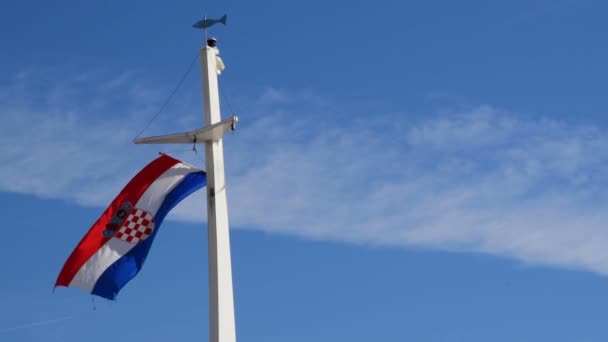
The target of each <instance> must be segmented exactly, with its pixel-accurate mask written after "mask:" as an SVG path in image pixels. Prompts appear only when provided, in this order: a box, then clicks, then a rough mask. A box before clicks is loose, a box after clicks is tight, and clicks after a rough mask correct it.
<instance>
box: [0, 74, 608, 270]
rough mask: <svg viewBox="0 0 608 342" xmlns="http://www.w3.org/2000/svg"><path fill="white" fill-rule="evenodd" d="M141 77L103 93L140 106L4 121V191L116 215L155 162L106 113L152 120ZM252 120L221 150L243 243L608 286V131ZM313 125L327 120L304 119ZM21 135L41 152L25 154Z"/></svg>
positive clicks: (325, 106)
mask: <svg viewBox="0 0 608 342" xmlns="http://www.w3.org/2000/svg"><path fill="white" fill-rule="evenodd" d="M129 77H130V75H129V74H125V75H121V78H120V79H118V78H117V79H115V80H106V82H105V83H103V82H102V83H103V84H105V86H104V87H102V88H100V89H102V91H107V92H116V93H121V94H129V93H131V94H133V93H137V92H141V94H139V95H138V96H134V95H131V96H125V98H124V99H122V100H120V101H118V102H120V103H116V102H115V103H112V104H103V103H101V104H99V103H96V104H92V103H82V104H80V106H79V108H81V109H82V110H81V111H80V112H78V114H76V111H74V110H69V108H67V107H66V105H58V106H57V107H56V108H54V109H53V110H52V111H51V112H49V111H48V110H40V109H39V108H40V107H37V108H32V107H31V106H25V105H23V104H17V105H12V106H10V107H7V108H4V109H2V112H4V113H8V115H4V117H6V119H7V120H6V123H7V124H6V125H3V128H2V131H1V132H0V133H2V134H1V135H2V138H0V143H2V144H0V146H2V147H1V149H2V150H1V155H2V156H3V159H5V160H3V163H2V165H3V166H2V167H0V180H1V181H0V190H2V191H13V192H21V193H29V194H35V195H39V196H47V197H57V198H69V199H72V200H74V201H76V202H78V203H81V204H84V205H99V206H103V205H105V204H106V203H107V201H108V200H110V199H111V198H112V197H113V195H114V194H115V193H116V192H117V191H118V190H119V189H120V187H121V186H122V185H123V184H124V183H125V182H126V180H127V179H128V178H129V177H131V176H132V174H125V170H131V171H132V172H135V171H136V170H137V169H138V168H139V167H141V166H142V165H143V164H144V163H145V159H146V158H145V155H148V156H149V155H150V154H147V152H151V151H152V150H145V149H143V150H142V148H140V147H137V151H138V152H137V153H135V152H134V151H135V149H133V147H131V146H130V139H131V137H130V136H129V135H130V134H132V133H133V132H136V131H137V129H136V128H137V127H134V126H133V125H131V124H129V123H126V122H128V121H129V120H124V118H120V117H116V116H109V117H104V116H103V114H104V111H103V108H106V107H112V108H114V109H116V108H121V109H122V112H128V113H130V114H129V118H130V119H133V120H132V121H138V119H139V122H140V123H141V122H143V120H141V118H143V117H145V114H149V110H147V109H146V108H148V107H147V106H149V105H148V104H146V101H148V99H149V98H150V97H149V96H146V95H145V94H149V93H151V92H152V91H150V90H146V89H145V87H143V88H142V87H133V86H132V84H131V85H129V84H130V83H129V81H128V79H129ZM125 87H129V88H125ZM24 88H27V87H24V86H13V87H12V88H11V89H21V90H19V91H23V89H24ZM133 88H136V89H137V90H133ZM117 89H118V90H117ZM126 90H128V91H126ZM10 91H15V90H10ZM7 92H9V90H7V89H6V88H5V89H3V90H2V91H0V95H1V94H5V96H6V93H7ZM66 93H69V92H66ZM72 96H73V95H72ZM53 98H54V99H57V98H61V97H57V96H56V95H55V96H54V97H53ZM61 101H64V102H63V103H73V102H79V101H70V100H69V98H68V99H67V100H66V98H65V97H64V100H61ZM61 101H55V102H54V103H55V104H58V103H62V102H61ZM43 102H44V101H43ZM256 105H257V108H259V109H258V111H259V113H264V114H263V115H262V114H256V113H251V114H250V115H249V116H248V117H247V118H243V119H244V120H242V124H241V125H240V128H241V129H240V130H239V131H238V132H237V135H236V136H235V137H234V138H233V137H230V138H229V139H226V141H225V144H226V158H227V162H226V163H227V169H228V175H227V177H228V181H229V188H228V191H229V194H228V196H229V205H230V209H231V212H230V216H231V217H230V219H231V222H232V224H233V226H234V227H237V228H241V229H257V230H263V231H268V232H276V233H282V234H291V235H297V236H301V237H304V238H311V239H318V240H335V241H344V242H350V243H357V244H367V245H380V246H382V245H385V246H403V247H419V248H432V249H437V250H449V251H464V252H482V253H488V254H493V255H499V256H504V257H510V258H514V259H516V260H520V261H523V262H526V263H531V264H542V265H554V266H559V267H567V268H576V269H585V270H589V271H593V272H597V273H601V274H608V252H607V251H606V249H605V247H604V246H606V245H607V244H608V230H607V229H605V224H604V222H606V221H607V219H608V217H607V215H606V214H605V213H604V211H605V210H604V205H603V203H605V202H606V198H607V197H608V190H607V189H608V188H607V186H606V185H607V184H608V176H606V175H608V173H607V172H606V171H607V170H606V169H607V168H608V131H606V130H605V129H603V128H602V127H599V126H591V125H590V126H583V125H570V124H568V123H565V122H560V121H558V120H552V119H542V118H540V119H530V118H525V117H524V116H522V115H519V114H516V113H510V112H508V111H505V110H501V109H497V108H494V107H491V106H483V105H480V106H474V107H471V108H468V109H459V110H455V111H452V112H446V111H443V112H441V113H431V114H429V115H427V116H425V117H424V119H419V120H417V121H413V122H410V121H409V120H408V118H407V116H405V115H398V114H393V115H382V114H379V113H370V114H373V116H372V115H369V116H366V117H365V119H363V118H361V119H353V120H350V121H344V120H342V121H341V122H340V123H339V124H338V123H337V121H332V120H331V119H328V118H332V117H334V116H332V115H331V114H332V111H334V110H335V108H334V107H332V105H331V101H328V100H327V99H323V98H322V97H319V96H316V95H314V94H312V95H311V93H310V92H305V93H301V94H292V93H289V92H282V91H280V90H277V89H268V90H267V92H266V93H265V94H262V95H261V96H260V97H259V100H258V102H256ZM100 108H101V109H100ZM146 110H147V111H146ZM301 112H308V113H314V112H316V113H322V114H323V115H308V116H303V115H296V114H299V113H301ZM83 113H84V114H83ZM49 116H50V117H52V119H49ZM293 117H297V118H298V119H297V120H291V121H290V120H289V119H290V118H293ZM102 118H103V119H102ZM91 122H93V124H91ZM279 123H280V124H279ZM183 124H184V125H186V124H187V123H183ZM164 127H165V128H166V126H164ZM169 127H171V128H175V129H176V130H177V129H179V128H181V127H174V126H169ZM24 129H27V130H30V131H31V133H32V134H26V136H32V137H33V139H34V141H33V143H31V144H27V146H16V144H14V143H13V141H15V139H17V137H18V136H21V135H23V130H24ZM170 130H171V131H172V130H173V129H170ZM34 132H35V134H33V133H34ZM108 137H111V138H108ZM188 148H189V147H184V148H183V149H182V150H185V149H188ZM132 156H136V157H132ZM177 156H178V157H180V158H184V159H185V160H188V159H192V156H191V155H187V154H183V153H178V154H177ZM148 159H149V158H148ZM188 161H189V160H188ZM199 165H200V163H199ZM196 196H198V197H196ZM196 196H195V197H194V198H190V199H188V200H186V201H185V202H184V203H183V204H182V205H180V206H179V207H178V208H176V209H175V212H174V213H173V214H172V217H173V218H174V219H181V220H189V221H200V220H201V219H202V217H203V214H202V213H201V207H203V206H202V205H201V201H202V196H203V194H202V193H199V194H197V195H196Z"/></svg>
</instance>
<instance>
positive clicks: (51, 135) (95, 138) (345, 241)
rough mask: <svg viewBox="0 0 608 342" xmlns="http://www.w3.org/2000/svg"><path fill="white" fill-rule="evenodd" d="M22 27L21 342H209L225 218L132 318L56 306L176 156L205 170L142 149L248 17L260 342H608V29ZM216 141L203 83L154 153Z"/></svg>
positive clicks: (147, 294) (434, 6) (254, 15)
mask: <svg viewBox="0 0 608 342" xmlns="http://www.w3.org/2000/svg"><path fill="white" fill-rule="evenodd" d="M2 7H3V8H2V11H0V41H1V42H2V54H0V118H1V121H0V123H1V124H0V161H1V163H0V200H1V201H2V203H3V204H4V211H3V213H4V215H3V218H4V225H3V226H4V228H3V230H2V233H3V237H2V238H0V260H2V266H3V270H4V271H3V276H2V282H0V293H1V295H0V341H38V340H44V341H81V340H82V339H83V338H84V337H86V338H87V339H88V340H90V341H105V340H108V339H113V340H116V341H128V340H147V341H165V340H168V339H172V340H173V339H175V340H178V339H181V340H186V339H187V340H205V339H207V338H208V337H207V336H208V330H207V329H208V328H207V324H208V313H207V306H208V303H207V266H206V265H207V259H206V255H207V250H206V229H205V226H204V222H205V213H204V205H203V202H202V201H203V197H202V195H203V194H202V193H197V194H195V195H193V196H191V197H190V198H189V199H187V200H186V201H184V202H183V203H182V204H181V205H180V206H179V207H177V208H176V209H175V210H174V211H173V212H172V214H171V215H170V216H169V220H167V221H166V222H165V223H164V224H163V227H162V233H160V235H159V236H158V238H157V239H156V241H155V245H154V248H153V249H152V251H151V253H150V255H149V257H148V259H147V262H146V265H145V267H144V269H143V271H142V272H141V273H140V274H139V275H138V277H137V278H136V279H134V280H133V281H132V282H131V283H130V284H128V285H127V286H126V287H125V288H124V289H123V291H122V292H121V293H120V295H119V297H118V300H117V301H116V302H107V301H104V300H101V299H95V301H94V302H93V301H92V300H91V298H90V296H88V295H86V294H84V293H82V292H81V291H79V290H76V289H64V288H60V289H57V290H56V291H55V292H54V293H52V285H53V283H54V281H55V278H56V276H57V273H58V272H59V270H60V269H61V266H62V264H63V262H64V261H65V259H66V258H67V256H68V255H69V253H70V252H71V250H72V248H73V247H74V246H75V245H76V243H77V242H78V241H79V239H80V238H81V236H82V235H83V234H84V233H85V232H86V230H87V229H88V228H89V227H90V225H91V224H92V223H93V222H94V221H95V220H96V219H97V217H98V216H99V214H100V212H101V211H102V210H103V209H104V208H105V206H106V205H107V203H108V202H109V201H110V200H111V199H112V198H113V196H114V195H115V194H116V193H117V192H118V191H119V190H120V189H121V188H122V186H123V185H124V184H125V183H126V182H127V181H128V179H129V178H130V177H132V176H133V175H134V174H135V173H136V172H137V171H138V170H139V169H140V168H141V167H143V165H145V164H146V163H147V162H148V161H150V160H151V159H153V158H155V157H156V152H158V151H159V150H162V151H164V152H168V153H170V154H172V155H173V156H175V157H177V158H180V159H182V160H184V161H187V162H190V163H192V164H195V165H199V166H202V165H204V164H203V161H204V156H203V155H202V153H200V152H199V154H194V153H192V151H191V146H176V147H168V148H164V147H150V146H147V147H142V146H134V145H133V144H132V143H131V140H132V139H133V138H134V137H135V136H136V135H137V134H138V133H139V132H140V131H141V129H142V128H143V127H144V126H145V125H146V123H147V122H148V120H149V119H150V118H151V117H152V116H154V114H155V113H156V112H157V111H158V109H159V108H160V106H161V105H162V104H163V102H164V100H165V99H166V97H167V96H168V95H169V93H170V92H171V90H172V89H173V87H174V86H175V84H176V83H177V82H178V80H179V78H180V76H181V75H182V73H183V72H184V71H185V69H186V68H187V66H188V65H189V63H190V61H191V60H192V58H193V57H194V56H195V55H196V54H197V51H198V47H199V45H200V43H201V33H200V32H198V31H196V30H193V29H192V28H191V27H190V26H191V25H192V23H194V22H195V21H197V20H198V19H200V17H202V16H203V15H205V14H206V15H209V16H220V15H222V14H224V13H228V26H227V27H217V28H214V29H213V31H212V33H213V34H214V35H215V36H216V37H217V38H218V40H219V47H220V51H221V56H222V58H223V60H224V62H225V63H226V66H227V69H226V70H225V72H224V74H222V76H221V78H220V82H221V85H222V90H223V93H224V94H225V95H226V98H227V101H226V100H225V99H223V100H222V110H223V115H224V116H228V115H230V114H231V112H232V111H234V112H235V113H236V114H237V115H239V117H240V122H239V126H238V130H237V133H236V134H235V135H234V136H232V135H229V136H227V137H226V139H225V153H226V170H227V180H228V201H229V208H230V220H231V225H232V226H231V228H232V243H233V249H232V254H233V268H234V282H235V303H236V319H237V337H238V339H239V340H240V341H248V340H255V341H257V340H263V341H285V340H290V341H311V340H319V341H335V340H349V341H376V340H382V341H404V340H416V341H488V340H491V341H538V340H551V341H606V339H607V338H608V330H606V328H605V323H604V320H603V318H604V317H605V316H606V315H608V301H607V300H606V296H605V293H606V289H607V288H608V281H607V278H606V276H607V275H608V252H607V249H606V248H605V246H607V245H608V230H607V229H606V225H605V222H606V221H607V219H608V215H607V214H606V213H605V210H604V208H605V205H604V203H606V200H607V199H608V198H607V197H608V176H606V175H607V172H606V171H607V170H608V121H607V119H606V112H607V109H608V105H607V103H606V101H605V93H606V92H605V89H606V88H607V87H606V86H607V84H606V80H608V67H607V66H606V63H605V61H606V60H608V48H607V47H606V44H605V43H604V41H605V32H607V30H608V27H607V26H608V24H607V23H606V21H605V15H604V14H605V13H606V10H608V5H606V4H604V3H602V2H600V1H559V0H554V1H509V2H488V1H464V2H448V1H424V2H423V1H416V2H414V1H413V2H398V1H373V2H355V3H347V2H326V1H307V2H298V3H290V2H285V1H256V2H246V1H222V2H218V3H213V4H212V3H201V2H196V1H182V2H179V3H173V2H162V1H152V2H150V1H145V2H144V1H131V2H128V3H125V2H119V1H108V2H105V3H104V4H93V3H85V2H77V1H64V2H62V3H60V4H55V3H49V2H42V1H21V2H19V3H17V2H12V3H7V4H3V6H2ZM201 122H202V114H201V99H200V80H199V78H198V65H197V66H196V67H195V68H194V70H193V72H191V73H190V74H189V76H188V77H187V78H186V80H185V82H184V84H183V86H182V87H181V89H180V91H179V92H178V93H177V95H176V96H175V98H174V99H173V101H172V102H171V104H170V105H169V106H168V107H167V109H166V110H165V111H164V112H162V113H161V115H160V116H159V117H158V119H156V120H155V121H154V122H153V123H152V124H151V125H150V127H148V128H147V129H146V130H145V131H144V135H153V134H158V133H169V132H177V131H181V130H184V129H192V128H194V127H198V126H199V125H200V124H201ZM199 150H202V149H201V148H199Z"/></svg>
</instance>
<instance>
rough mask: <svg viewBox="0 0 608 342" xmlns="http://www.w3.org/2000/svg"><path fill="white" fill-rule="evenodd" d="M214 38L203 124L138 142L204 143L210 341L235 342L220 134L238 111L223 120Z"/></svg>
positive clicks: (204, 53)
mask: <svg viewBox="0 0 608 342" xmlns="http://www.w3.org/2000/svg"><path fill="white" fill-rule="evenodd" d="M218 54H219V50H218V49H217V47H216V46H215V39H213V38H211V39H208V40H207V41H206V46H204V47H202V48H201V50H200V61H201V79H202V83H203V118H204V126H203V128H199V129H196V130H193V131H189V132H181V133H174V134H166V135H160V136H154V137H146V138H136V139H135V140H133V142H134V143H136V144H195V143H197V142H198V143H203V142H204V143H205V164H206V165H205V166H206V168H207V170H206V172H207V222H208V230H209V337H210V338H209V341H210V342H235V341H236V330H235V323H234V298H233V294H232V262H231V260H230V259H231V258H230V232H229V229H228V205H227V201H226V180H225V176H224V147H223V144H222V138H223V136H224V134H225V133H226V132H227V131H228V130H230V129H232V130H234V127H235V125H236V123H237V121H238V118H237V117H236V116H232V117H231V118H229V119H226V120H223V121H222V120H221V117H220V101H219V92H218V86H217V75H218V74H219V71H221V70H222V69H223V68H224V64H223V62H221V60H220V58H219V56H218Z"/></svg>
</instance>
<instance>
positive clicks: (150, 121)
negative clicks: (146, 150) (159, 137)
mask: <svg viewBox="0 0 608 342" xmlns="http://www.w3.org/2000/svg"><path fill="white" fill-rule="evenodd" d="M197 59H198V52H197V53H196V55H195V56H194V59H193V60H192V62H190V66H188V70H186V72H185V73H184V75H183V76H182V78H181V79H180V80H179V82H178V83H177V86H176V87H175V88H174V89H173V91H172V92H171V94H170V95H169V97H168V98H167V100H166V101H165V103H163V105H162V106H161V107H160V109H159V110H158V112H157V113H156V114H154V116H153V117H152V119H150V120H149V121H148V123H147V124H146V125H145V126H144V128H143V129H142V130H141V131H139V133H137V135H136V136H135V138H136V139H137V138H139V136H140V135H141V134H142V133H143V132H144V131H145V130H146V129H147V128H148V127H149V126H150V124H151V123H152V121H154V120H156V118H157V117H158V115H160V113H162V112H163V110H165V108H166V107H167V105H169V102H171V99H172V98H173V96H174V95H175V93H177V90H178V89H179V87H180V86H181V85H182V83H184V80H185V79H186V77H187V76H188V74H190V70H192V66H193V65H194V62H196V60H197Z"/></svg>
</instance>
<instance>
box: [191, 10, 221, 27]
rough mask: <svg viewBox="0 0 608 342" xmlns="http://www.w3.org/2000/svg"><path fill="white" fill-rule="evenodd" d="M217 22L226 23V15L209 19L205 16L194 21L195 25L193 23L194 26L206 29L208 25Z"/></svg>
mask: <svg viewBox="0 0 608 342" xmlns="http://www.w3.org/2000/svg"><path fill="white" fill-rule="evenodd" d="M217 23H222V24H224V25H226V15H225V14H224V16H223V17H221V18H219V19H208V18H206V17H205V18H204V19H203V20H199V21H197V22H196V23H194V25H192V27H194V28H197V29H203V30H205V29H207V28H208V27H211V26H212V25H215V24H217Z"/></svg>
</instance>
